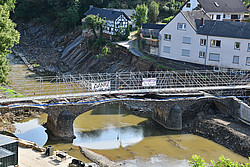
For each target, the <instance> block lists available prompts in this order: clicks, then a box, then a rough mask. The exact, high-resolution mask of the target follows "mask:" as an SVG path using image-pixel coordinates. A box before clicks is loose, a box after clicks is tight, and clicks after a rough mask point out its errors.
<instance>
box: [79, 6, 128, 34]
mask: <svg viewBox="0 0 250 167" xmlns="http://www.w3.org/2000/svg"><path fill="white" fill-rule="evenodd" d="M91 14H92V15H98V16H99V17H100V18H102V19H105V21H106V23H105V25H104V27H103V33H105V34H108V35H116V33H117V32H118V31H121V32H122V33H124V32H125V30H126V28H127V27H128V25H129V21H131V20H130V18H129V17H128V16H127V15H126V14H125V13H124V12H122V11H116V10H114V9H102V8H96V7H93V6H90V9H89V10H88V11H87V12H85V13H84V15H86V16H87V15H91Z"/></svg>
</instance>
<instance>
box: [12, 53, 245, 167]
mask: <svg viewBox="0 0 250 167" xmlns="http://www.w3.org/2000/svg"><path fill="white" fill-rule="evenodd" d="M13 62H14V63H12V72H11V74H10V78H11V82H15V76H19V77H20V76H22V77H23V78H25V77H27V76H28V75H29V76H30V75H33V73H32V72H30V71H29V70H27V67H26V66H25V65H23V64H22V63H21V62H20V61H19V60H18V59H17V58H16V59H15V61H13ZM34 83H35V81H34ZM119 113H120V114H119ZM45 121H46V115H42V116H41V118H39V119H38V118H36V119H33V120H27V121H26V122H23V123H18V124H16V128H17V130H16V133H15V134H16V135H17V136H19V137H20V138H24V139H26V140H31V141H33V142H36V143H39V145H44V146H46V145H53V146H54V147H55V149H58V150H65V151H67V152H68V153H69V154H70V155H72V156H74V157H76V158H79V159H81V160H84V161H88V160H87V159H86V158H84V156H83V155H82V154H81V153H80V151H79V149H78V147H77V146H79V145H80V146H84V147H86V148H89V149H91V150H93V151H94V152H96V153H99V154H102V155H105V156H107V157H108V158H109V159H111V160H114V161H119V162H120V161H122V162H124V163H126V164H127V166H137V165H138V164H140V166H141V165H142V164H144V166H152V165H157V166H165V165H164V164H166V163H168V164H172V165H173V166H188V160H189V159H190V158H191V156H192V155H193V154H198V155H200V156H202V157H204V158H205V159H206V160H210V159H214V160H216V159H217V158H218V157H219V156H220V155H221V154H223V155H225V156H226V157H230V158H231V159H232V160H233V161H238V162H247V161H248V160H247V159H246V158H244V157H242V156H240V155H238V154H236V153H234V152H232V151H230V150H229V149H227V148H225V147H223V146H221V145H219V144H216V143H214V142H212V141H210V140H207V139H205V138H202V137H199V136H196V135H192V134H186V133H184V132H176V131H168V130H166V129H164V128H162V127H161V126H159V125H158V124H156V123H154V122H152V121H151V120H150V119H148V118H146V117H139V116H135V115H134V114H133V113H132V112H131V111H129V110H127V109H126V108H125V107H123V106H121V108H120V110H119V107H118V104H114V105H105V106H104V107H102V108H100V107H97V108H95V109H94V110H91V111H89V112H86V113H84V114H82V115H80V116H79V117H77V118H76V120H75V121H74V131H75V136H76V139H75V140H74V141H73V143H61V142H51V141H48V140H47V134H46V133H45V129H44V128H43V127H42V126H41V124H42V122H45ZM136 164H137V165H136Z"/></svg>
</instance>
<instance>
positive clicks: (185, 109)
mask: <svg viewBox="0 0 250 167" xmlns="http://www.w3.org/2000/svg"><path fill="white" fill-rule="evenodd" d="M118 102H123V103H127V104H128V105H130V106H136V107H137V108H138V109H139V110H143V111H146V112H148V113H151V114H152V118H153V119H154V120H155V121H157V122H158V123H160V124H161V125H163V126H164V127H166V128H168V129H173V130H181V129H182V123H183V120H185V118H186V117H185V116H187V115H189V116H190V115H191V116H193V117H196V116H197V115H199V113H200V112H204V111H205V110H206V111H205V112H204V114H206V112H208V113H209V112H212V111H209V109H210V108H212V109H213V110H214V111H216V112H220V113H227V114H229V115H231V116H233V117H238V113H237V111H238V109H239V106H238V105H237V104H236V102H235V101H234V98H216V97H202V98H182V99H168V100H152V99H151V100H148V99H117V100H115V101H102V102H96V103H81V104H74V105H72V104H70V105H56V106H49V107H48V108H47V109H46V110H47V113H48V115H49V116H48V122H47V127H48V129H50V130H51V132H52V136H53V135H54V136H55V137H56V138H55V140H66V141H72V140H73V139H74V131H73V122H74V120H75V119H76V117H77V116H79V115H81V114H83V113H85V112H87V111H89V110H91V109H93V108H95V107H96V106H100V105H104V104H107V103H118ZM210 114H211V115H212V113H210ZM200 115H201V114H200ZM62 122H63V123H62ZM51 139H52V138H51Z"/></svg>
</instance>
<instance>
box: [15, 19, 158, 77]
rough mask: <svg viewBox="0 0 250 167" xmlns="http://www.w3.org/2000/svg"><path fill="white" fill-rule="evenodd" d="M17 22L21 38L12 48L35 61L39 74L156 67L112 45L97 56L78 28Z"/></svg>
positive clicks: (32, 62) (135, 69) (36, 70)
mask: <svg viewBox="0 0 250 167" xmlns="http://www.w3.org/2000/svg"><path fill="white" fill-rule="evenodd" d="M17 24H18V27H17V29H18V31H19V32H20V33H21V39H20V44H18V45H17V46H15V48H14V49H15V50H16V51H18V52H22V53H24V54H25V55H26V58H27V60H28V61H29V63H31V64H36V65H35V66H36V67H35V68H34V69H35V72H36V73H38V74H40V75H56V74H77V73H98V72H117V71H139V70H156V69H157V66H156V65H153V64H152V63H150V62H148V61H146V60H142V59H140V58H138V57H135V56H133V55H132V54H130V53H129V52H127V54H124V52H121V48H119V47H115V46H110V48H109V49H110V53H109V54H108V55H107V56H104V57H102V58H97V57H96V55H95V54H94V51H92V50H91V49H89V48H88V45H87V41H88V39H89V37H88V36H84V35H82V31H81V29H80V28H78V29H75V30H74V31H72V32H70V33H68V34H64V33H60V32H58V31H57V30H54V29H53V27H49V26H45V25H39V24H37V23H33V22H31V23H21V22H18V23H17Z"/></svg>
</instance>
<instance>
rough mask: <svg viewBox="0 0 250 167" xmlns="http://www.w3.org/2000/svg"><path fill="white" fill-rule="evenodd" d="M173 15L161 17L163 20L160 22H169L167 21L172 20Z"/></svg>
mask: <svg viewBox="0 0 250 167" xmlns="http://www.w3.org/2000/svg"><path fill="white" fill-rule="evenodd" d="M173 17H174V16H170V17H168V18H165V19H163V20H162V23H169V22H170V21H171V20H172V18H173Z"/></svg>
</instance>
